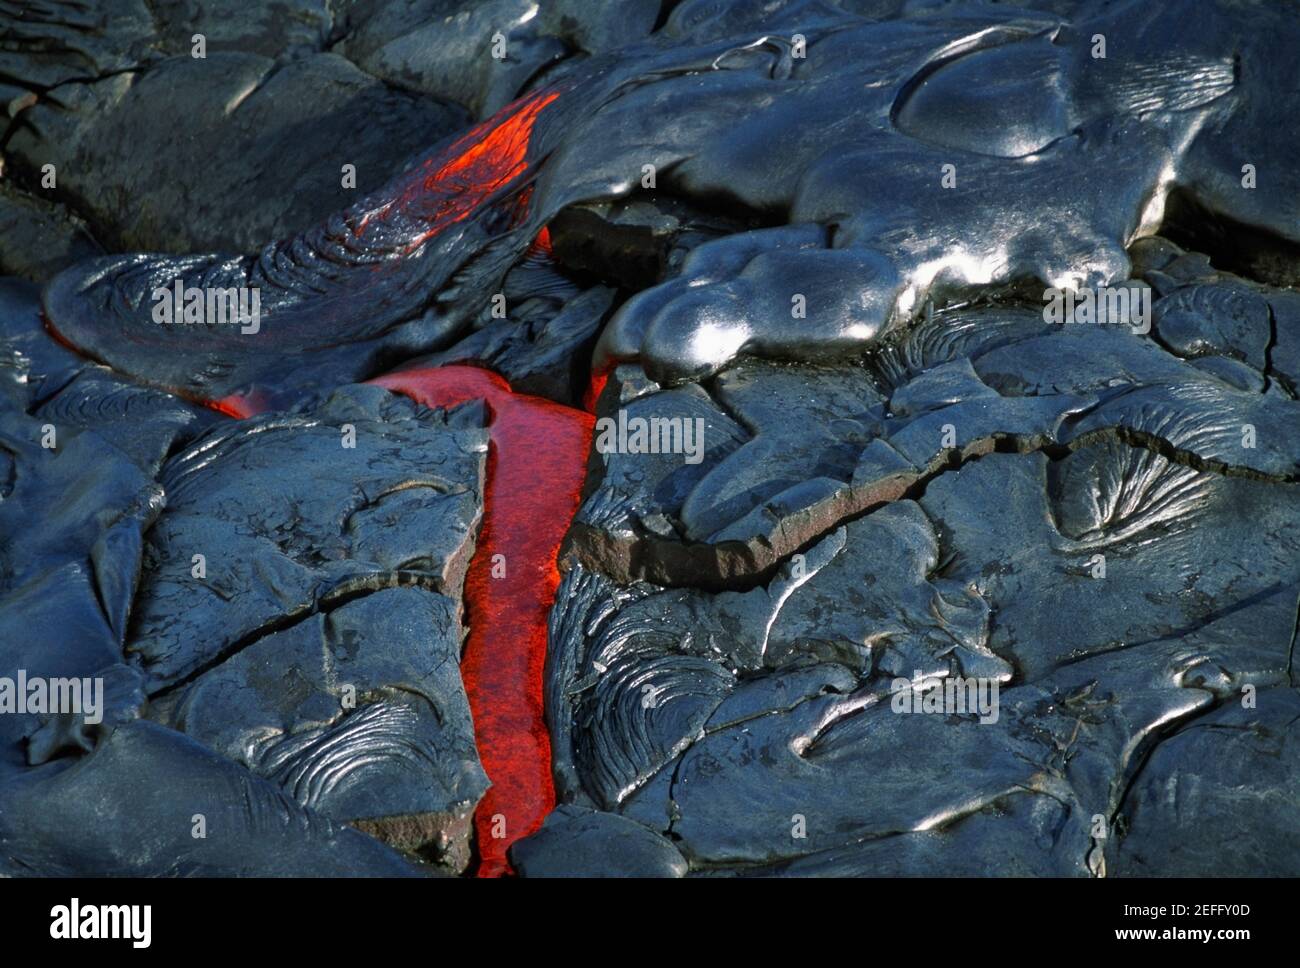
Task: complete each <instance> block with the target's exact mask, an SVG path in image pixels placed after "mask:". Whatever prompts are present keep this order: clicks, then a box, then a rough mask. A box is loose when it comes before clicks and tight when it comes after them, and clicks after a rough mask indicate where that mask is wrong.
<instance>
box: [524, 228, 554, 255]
mask: <svg viewBox="0 0 1300 968" xmlns="http://www.w3.org/2000/svg"><path fill="white" fill-rule="evenodd" d="M529 251H530V252H531V253H536V254H537V255H544V256H548V257H549V256H550V255H551V230H550V228H548V227H547V226H545V225H543V226H542V230H541V231H540V232H538V233H537V238H536V239H534V240H533V247H532V249H530V250H529Z"/></svg>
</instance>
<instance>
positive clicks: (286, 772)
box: [151, 588, 487, 870]
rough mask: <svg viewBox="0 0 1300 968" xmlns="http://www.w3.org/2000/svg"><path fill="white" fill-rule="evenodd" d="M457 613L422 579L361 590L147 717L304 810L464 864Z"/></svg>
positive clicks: (259, 644) (239, 656)
mask: <svg viewBox="0 0 1300 968" xmlns="http://www.w3.org/2000/svg"><path fill="white" fill-rule="evenodd" d="M457 611H458V608H457V604H456V602H455V601H454V600H453V599H449V598H446V597H445V596H442V595H439V594H436V593H433V592H428V591H425V590H424V589H422V588H393V589H386V590H383V591H377V592H374V593H373V594H370V595H365V596H363V597H361V598H359V599H356V600H353V601H350V602H348V603H347V604H345V605H341V606H339V607H338V608H336V609H334V610H333V611H331V612H329V613H328V614H326V615H313V616H310V617H308V618H306V619H303V620H302V621H301V622H298V623H297V624H295V625H292V626H290V627H289V628H287V629H285V630H283V631H280V632H274V633H272V634H270V635H266V636H264V637H262V638H259V639H257V640H256V641H255V642H253V643H252V644H250V645H248V646H247V647H245V648H243V649H241V650H240V651H239V652H237V653H236V654H234V655H232V656H231V657H230V658H228V659H226V660H225V661H224V662H222V663H221V664H220V665H218V666H217V667H216V668H214V669H212V670H211V671H210V672H206V673H204V674H202V675H200V676H199V677H198V678H197V679H195V680H194V681H193V682H191V683H190V684H189V685H187V686H185V687H184V688H183V689H180V690H177V691H176V692H174V693H172V694H169V695H168V696H167V697H166V699H165V700H164V701H163V702H162V703H160V704H159V705H158V707H157V708H156V709H155V711H153V712H151V717H153V718H158V719H161V720H163V721H164V722H166V723H167V724H168V725H171V726H173V727H174V728H176V729H179V730H181V731H182V732H184V733H186V734H187V735H189V736H192V737H193V738H194V739H196V740H198V741H199V742H201V743H203V744H204V745H205V746H207V747H209V748H210V749H212V750H214V751H216V752H218V753H222V754H224V755H225V756H227V757H228V758H230V759H232V760H234V761H236V762H238V763H242V764H243V765H244V766H246V767H248V768H249V769H250V770H252V771H253V772H254V773H256V774H257V775H258V776H263V777H266V778H267V779H269V780H272V781H274V782H275V783H277V784H279V785H280V787H281V788H282V789H283V790H284V791H285V792H286V793H287V794H289V795H290V796H291V797H292V798H293V799H294V800H295V801H297V802H298V803H300V804H302V805H303V806H304V807H306V808H308V809H310V810H313V811H315V812H317V813H320V814H322V815H324V816H327V817H330V818H332V819H334V820H339V821H350V822H352V823H353V824H354V825H356V826H360V827H361V828H362V829H364V830H367V831H368V832H370V833H373V834H375V835H376V836H378V837H379V838H380V839H381V840H384V841H386V842H387V843H390V844H393V845H395V846H398V847H401V848H403V849H406V850H419V849H421V848H428V849H430V850H431V851H432V852H433V853H434V855H435V856H437V857H438V858H439V859H442V860H443V861H444V863H446V864H447V865H448V866H450V867H452V868H453V869H455V870H461V869H463V868H464V867H465V865H466V864H467V863H468V862H469V845H468V838H469V818H470V814H471V813H472V811H473V808H474V805H475V804H476V803H477V802H478V799H479V797H480V796H481V795H482V794H483V791H484V790H486V789H487V777H486V776H485V775H484V773H483V768H482V766H481V765H480V764H479V759H478V752H477V750H476V749H475V747H474V727H473V723H472V722H471V721H470V713H469V704H468V702H467V701H466V699H465V690H464V687H463V686H462V685H461V681H460V672H459V668H458V667H459V664H460V648H461V636H460V619H459V616H458V614H457Z"/></svg>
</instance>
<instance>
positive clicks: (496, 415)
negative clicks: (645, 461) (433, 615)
mask: <svg viewBox="0 0 1300 968" xmlns="http://www.w3.org/2000/svg"><path fill="white" fill-rule="evenodd" d="M371 382H373V383H376V384H378V385H379V386H382V387H386V388H387V389H389V390H393V391H396V392H399V393H404V394H406V395H407V396H409V397H411V398H412V399H414V400H416V401H417V402H419V403H422V404H424V405H426V406H430V407H453V406H456V405H458V404H461V403H464V402H466V401H469V400H476V399H481V400H483V401H485V403H486V404H487V407H488V410H489V412H490V431H491V447H490V451H489V454H488V465H487V488H486V493H485V501H484V504H485V511H484V518H483V526H482V530H481V531H480V533H479V539H478V549H477V551H476V552H475V554H474V558H473V561H472V562H471V563H470V567H469V572H468V574H467V575H466V578H465V600H466V602H467V603H468V606H469V625H470V633H469V641H468V643H467V644H466V647H465V655H464V658H463V660H462V662H461V675H462V677H463V679H464V682H465V690H466V693H467V694H468V696H469V703H470V709H471V711H472V712H473V716H474V732H475V736H476V738H477V741H478V748H479V755H480V757H481V758H482V761H483V766H484V769H485V770H486V771H487V774H488V778H489V779H490V780H491V781H492V786H491V788H490V789H489V790H488V792H487V793H486V794H485V795H484V797H483V799H482V801H481V802H480V803H479V806H478V810H477V812H476V814H475V817H474V825H475V830H476V832H477V836H478V849H479V868H478V876H480V877H498V876H501V875H504V874H507V873H509V872H510V865H509V862H508V861H507V859H506V850H507V848H508V847H509V846H510V844H512V843H513V842H514V841H516V840H518V839H520V838H521V837H525V836H527V835H529V834H531V833H533V832H534V831H536V830H537V829H538V828H539V827H540V826H541V824H542V820H543V819H544V818H545V816H546V814H547V813H548V812H549V811H550V809H551V808H552V807H553V806H554V804H555V789H554V784H553V781H552V778H551V745H550V737H549V734H548V733H547V729H546V723H545V721H544V719H543V705H542V675H543V667H544V665H545V661H546V637H547V616H548V614H549V612H550V609H551V606H552V604H553V603H554V601H555V592H556V588H557V587H558V586H559V580H560V576H559V572H558V570H557V568H556V554H557V553H558V551H559V548H560V542H561V541H562V540H563V538H564V535H565V532H566V531H567V530H568V527H569V522H570V521H571V519H572V518H573V515H574V513H575V512H576V511H577V509H578V504H579V499H580V492H581V489H582V483H583V476H584V473H585V470H586V459H587V448H588V445H589V444H590V441H591V429H592V424H593V419H592V417H591V416H590V415H589V414H587V413H583V412H582V411H580V410H573V409H570V408H569V407H564V406H561V405H559V404H557V403H553V402H552V401H550V400H544V399H542V398H540V397H531V396H527V395H525V394H517V393H513V392H511V390H510V386H509V384H507V383H506V381H505V380H503V379H502V378H501V377H499V376H497V375H496V374H494V373H491V372H489V371H487V370H482V369H478V368H475V367H468V366H445V367H439V368H436V369H424V370H407V371H404V372H398V373H392V374H389V375H386V376H382V377H379V378H378V379H375V380H373V381H371Z"/></svg>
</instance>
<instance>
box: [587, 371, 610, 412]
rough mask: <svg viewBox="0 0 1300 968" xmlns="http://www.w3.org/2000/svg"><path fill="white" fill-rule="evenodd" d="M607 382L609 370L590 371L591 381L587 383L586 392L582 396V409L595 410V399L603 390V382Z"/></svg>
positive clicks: (597, 398)
mask: <svg viewBox="0 0 1300 968" xmlns="http://www.w3.org/2000/svg"><path fill="white" fill-rule="evenodd" d="M608 382H609V371H608V370H605V371H604V372H600V373H598V372H596V371H595V370H592V371H591V382H590V383H588V384H587V392H586V394H585V395H584V396H583V398H582V409H584V410H586V411H587V412H588V413H595V412H596V401H597V400H599V399H600V395H601V394H602V393H604V392H605V384H606V383H608Z"/></svg>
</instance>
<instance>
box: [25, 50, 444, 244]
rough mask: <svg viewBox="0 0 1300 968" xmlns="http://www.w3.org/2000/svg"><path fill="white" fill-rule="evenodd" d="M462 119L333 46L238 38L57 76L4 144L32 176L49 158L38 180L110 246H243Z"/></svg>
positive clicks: (367, 180) (366, 181)
mask: <svg viewBox="0 0 1300 968" xmlns="http://www.w3.org/2000/svg"><path fill="white" fill-rule="evenodd" d="M466 120H467V117H466V115H465V114H464V113H463V112H462V111H460V110H459V109H456V108H454V107H450V106H447V105H442V104H438V103H436V102H432V101H429V100H425V99H417V98H414V97H411V96H410V95H406V94H402V93H400V92H395V91H392V90H389V89H388V88H386V87H385V86H384V85H382V84H380V83H378V82H377V81H376V80H375V79H374V78H372V77H369V76H368V75H366V74H364V73H362V72H361V71H359V70H358V69H357V68H356V67H354V66H353V65H352V64H350V63H348V62H347V61H346V60H344V59H343V58H342V57H339V56H337V55H335V54H317V55H313V56H310V57H306V58H302V59H299V60H295V61H291V62H289V63H287V64H277V63H276V62H275V61H273V60H270V59H268V58H266V57H262V56H258V55H257V54H255V53H252V52H248V51H247V50H246V49H241V50H240V51H238V52H236V51H229V52H214V53H212V54H210V55H209V56H208V57H206V58H202V59H200V58H193V57H189V56H182V57H176V58H172V59H169V60H164V61H160V62H158V63H156V64H154V65H152V66H151V67H149V69H147V70H142V71H135V72H128V73H123V74H117V75H114V76H113V77H110V78H107V79H105V80H99V81H94V82H90V83H71V84H66V85H63V86H61V87H59V88H58V89H57V90H56V91H53V92H51V93H50V94H48V95H47V96H46V97H44V98H43V99H42V100H41V101H40V102H39V103H38V104H37V105H36V106H35V107H33V108H31V109H30V110H28V111H27V112H25V113H24V115H23V124H22V125H21V126H20V127H19V128H18V130H17V131H16V132H15V133H14V135H13V137H12V138H11V139H10V142H9V145H8V148H7V151H8V154H9V155H10V163H11V165H12V166H13V167H14V168H15V170H16V171H18V172H19V173H20V174H22V175H23V176H24V178H25V180H26V182H27V183H28V184H29V185H31V186H35V185H39V184H40V176H41V169H42V166H44V165H47V164H52V165H54V166H55V171H56V174H57V182H56V187H55V189H54V190H51V191H49V192H48V194H50V195H52V196H54V198H56V199H59V200H62V201H64V202H65V203H67V204H69V205H70V206H71V207H72V208H73V210H74V211H76V212H77V213H78V214H80V215H81V216H82V217H84V218H86V219H87V220H88V221H89V222H90V223H91V225H92V226H94V228H95V230H96V235H97V237H98V238H99V240H100V241H101V242H103V243H104V244H105V245H108V246H110V247H111V248H113V249H116V250H124V249H125V250H131V249H148V250H154V251H167V252H187V251H195V250H197V251H204V250H209V249H211V250H215V251H220V252H246V251H250V250H252V249H254V248H256V247H257V246H258V245H260V244H261V243H262V242H264V241H265V240H266V239H267V238H274V237H276V236H281V235H287V234H289V233H291V232H294V231H296V230H298V229H301V228H303V227H304V226H306V225H310V224H311V223H312V222H314V221H316V220H318V219H321V218H323V217H325V216H326V215H327V214H328V213H329V212H331V211H333V210H335V209H339V208H343V207H346V206H347V205H349V204H350V203H351V202H353V201H355V200H356V199H357V198H358V197H360V195H361V194H364V193H365V192H367V191H370V190H373V189H374V188H376V187H378V186H379V185H382V184H383V183H384V182H385V181H387V180H388V179H389V178H391V177H392V176H393V175H394V174H396V173H397V172H398V171H400V170H401V167H402V165H403V163H404V162H405V161H406V160H408V158H409V157H410V156H411V155H413V154H415V153H416V152H417V151H420V150H422V149H424V148H425V147H427V146H428V145H430V144H432V143H434V142H436V141H438V139H439V138H441V137H443V136H446V135H450V134H452V133H454V132H456V131H457V130H459V129H460V128H461V127H462V126H463V125H464V123H465V122H466ZM344 165H354V166H355V181H354V182H353V183H352V187H345V186H344V174H345V173H344V170H343V166H344ZM33 193H34V194H46V192H43V191H40V190H37V189H33Z"/></svg>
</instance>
